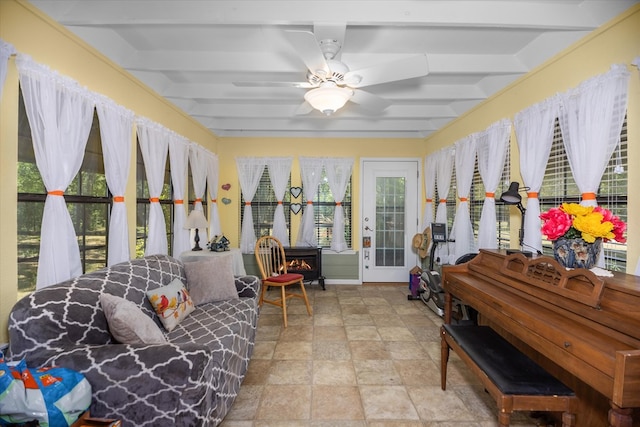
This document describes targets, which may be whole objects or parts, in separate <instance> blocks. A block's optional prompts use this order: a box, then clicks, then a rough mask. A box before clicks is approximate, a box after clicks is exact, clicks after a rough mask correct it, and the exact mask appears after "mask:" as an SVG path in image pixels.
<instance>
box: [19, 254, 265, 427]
mask: <svg viewBox="0 0 640 427" xmlns="http://www.w3.org/2000/svg"><path fill="white" fill-rule="evenodd" d="M230 274H231V273H230ZM175 279H178V280H180V281H182V282H184V283H185V287H186V288H187V289H189V284H188V283H187V277H186V275H185V264H183V263H182V262H181V261H180V260H177V259H174V258H172V257H170V256H166V255H154V256H148V257H144V258H141V259H135V260H131V261H128V262H124V263H120V264H116V265H114V266H111V267H107V268H104V269H102V270H99V271H95V272H92V273H88V274H84V275H82V276H80V277H77V278H75V279H71V280H68V281H65V282H62V283H59V284H56V285H52V286H49V287H46V288H42V289H39V290H36V291H35V292H33V293H31V294H30V295H28V296H26V297H24V298H23V299H21V300H20V301H19V302H18V303H17V304H16V305H15V306H14V307H13V309H12V311H11V313H10V317H9V351H8V357H9V359H10V360H21V359H25V360H26V362H27V365H28V366H29V367H42V366H54V365H55V366H64V367H67V368H71V369H74V370H76V371H79V372H81V373H82V374H84V375H85V377H86V378H87V379H88V381H89V383H90V384H91V386H92V395H93V399H92V404H91V407H90V412H91V414H92V416H95V417H109V418H118V419H120V420H121V421H122V423H123V425H124V426H154V427H157V426H176V425H177V426H215V425H217V424H219V423H220V422H221V421H222V419H223V418H224V417H225V415H226V414H227V412H228V411H229V409H230V408H231V405H232V403H233V401H234V399H235V397H236V396H237V394H238V392H239V389H240V384H241V383H242V380H243V378H244V375H245V373H246V370H247V367H248V364H249V359H250V357H251V353H252V351H253V345H254V340H255V334H256V327H257V320H258V313H259V308H258V296H259V295H260V289H259V287H260V281H259V279H258V278H257V277H255V276H236V277H233V276H232V281H234V282H235V287H236V290H237V294H238V298H235V299H229V300H222V301H215V302H207V303H205V304H201V305H196V306H195V307H194V309H193V311H192V312H191V313H189V314H188V316H186V317H185V318H184V319H182V320H181V321H180V323H179V324H178V325H177V326H175V327H174V328H173V329H172V330H171V331H167V330H166V329H163V328H162V324H161V323H160V320H159V318H158V313H157V312H156V310H154V308H153V307H152V305H151V304H150V302H149V298H148V297H147V293H148V292H149V291H153V290H154V289H157V288H162V287H164V286H166V285H168V284H170V283H172V282H173V281H175ZM102 294H110V295H113V296H117V297H122V298H123V299H125V300H127V301H130V302H133V303H134V304H135V305H136V306H137V307H139V308H140V310H141V311H142V312H143V313H145V314H146V315H147V316H149V318H151V319H152V320H153V322H154V323H156V324H157V325H158V327H159V328H160V330H161V331H162V334H163V335H164V337H165V338H166V342H163V343H156V344H121V343H119V342H118V341H116V339H115V338H114V336H113V334H112V333H111V331H110V328H109V324H108V320H107V318H106V316H105V313H104V311H103V308H102V304H101V295H102ZM136 311H138V310H137V309H136Z"/></svg>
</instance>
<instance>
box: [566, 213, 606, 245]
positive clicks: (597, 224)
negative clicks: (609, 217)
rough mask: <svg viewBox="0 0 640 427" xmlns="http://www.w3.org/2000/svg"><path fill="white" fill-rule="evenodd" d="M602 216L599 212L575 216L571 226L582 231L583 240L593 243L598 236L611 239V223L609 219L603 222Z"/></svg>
mask: <svg viewBox="0 0 640 427" xmlns="http://www.w3.org/2000/svg"><path fill="white" fill-rule="evenodd" d="M603 219H604V216H603V215H602V214H601V213H599V212H591V213H589V214H587V215H581V216H576V217H575V218H574V219H573V226H574V227H575V228H576V230H578V231H580V232H581V233H582V238H583V239H584V241H585V242H588V243H593V242H595V241H596V239H597V238H599V237H604V238H606V239H613V238H614V237H615V236H614V234H613V224H612V223H610V222H609V221H605V222H603V221H602V220H603Z"/></svg>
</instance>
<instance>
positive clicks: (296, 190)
mask: <svg viewBox="0 0 640 427" xmlns="http://www.w3.org/2000/svg"><path fill="white" fill-rule="evenodd" d="M289 192H290V193H291V197H293V198H294V199H297V198H298V197H300V195H301V194H302V188H300V187H291V188H290V189H289ZM296 213H297V212H296Z"/></svg>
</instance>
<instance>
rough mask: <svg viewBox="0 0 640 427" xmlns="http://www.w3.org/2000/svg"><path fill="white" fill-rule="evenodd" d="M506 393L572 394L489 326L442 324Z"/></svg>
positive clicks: (536, 394) (535, 394)
mask: <svg viewBox="0 0 640 427" xmlns="http://www.w3.org/2000/svg"><path fill="white" fill-rule="evenodd" d="M443 326H444V329H445V331H446V333H447V334H448V335H450V336H451V337H452V338H453V339H454V340H455V341H456V342H457V343H458V345H459V346H460V347H461V348H462V349H463V350H464V351H465V352H466V353H467V354H468V355H469V357H470V358H471V359H472V360H473V361H474V362H475V363H476V365H478V367H479V368H480V369H482V370H483V371H484V372H485V373H486V374H487V376H488V377H489V378H490V379H491V381H493V383H494V384H495V385H496V386H497V387H498V388H499V389H500V391H502V393H504V394H505V395H534V396H542V395H558V396H573V395H574V392H573V391H572V390H571V389H570V388H568V387H567V386H565V385H564V384H562V383H561V382H560V381H559V380H557V379H556V378H555V377H553V376H552V375H551V374H549V373H548V372H547V371H545V370H544V369H543V368H542V367H540V366H539V365H538V364H537V363H535V362H534V361H533V360H531V359H530V358H528V357H527V356H526V355H524V354H523V353H522V352H520V350H518V349H517V348H516V347H514V346H513V345H512V344H511V343H509V342H508V341H506V340H505V339H504V338H502V337H501V336H500V335H499V334H498V333H497V332H495V331H494V330H493V329H491V328H490V327H488V326H475V325H474V326H470V325H467V326H464V325H450V324H447V325H443Z"/></svg>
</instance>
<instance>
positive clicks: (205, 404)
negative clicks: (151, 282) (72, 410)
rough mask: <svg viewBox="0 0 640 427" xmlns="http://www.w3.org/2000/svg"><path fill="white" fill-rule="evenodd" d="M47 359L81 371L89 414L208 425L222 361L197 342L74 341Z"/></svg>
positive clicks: (152, 422)
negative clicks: (93, 343) (87, 387)
mask: <svg viewBox="0 0 640 427" xmlns="http://www.w3.org/2000/svg"><path fill="white" fill-rule="evenodd" d="M47 365H57V366H64V367H67V368H70V369H73V370H76V371H78V372H81V373H82V374H84V375H85V377H86V378H87V380H88V381H89V383H90V384H91V387H92V394H93V402H92V405H91V414H92V415H94V416H97V417H115V418H121V419H122V420H123V422H124V424H123V425H135V426H143V425H149V426H151V425H153V426H157V425H168V426H169V425H206V422H208V421H206V420H207V419H208V417H209V415H210V414H211V413H212V411H213V410H214V409H215V405H216V404H217V399H215V398H213V396H215V394H216V390H218V389H219V387H220V384H219V383H220V379H219V372H220V367H219V366H218V364H217V363H216V362H215V360H214V358H213V357H212V352H211V350H209V349H208V348H207V347H206V346H204V345H200V344H195V343H182V344H179V345H177V344H172V343H166V344H154V345H144V344H141V345H126V344H108V345H99V346H78V347H75V348H72V349H69V350H68V351H66V352H64V353H59V354H57V355H56V356H55V357H53V358H51V359H49V360H48V362H47Z"/></svg>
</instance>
